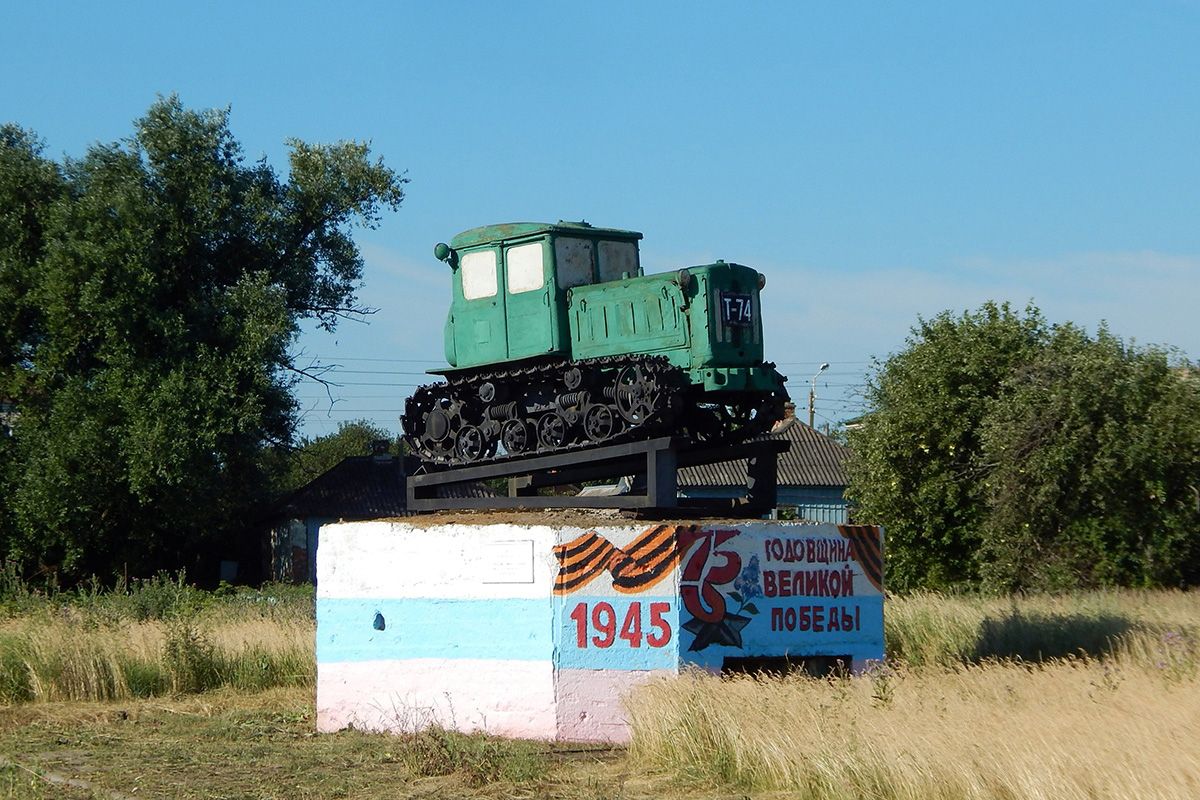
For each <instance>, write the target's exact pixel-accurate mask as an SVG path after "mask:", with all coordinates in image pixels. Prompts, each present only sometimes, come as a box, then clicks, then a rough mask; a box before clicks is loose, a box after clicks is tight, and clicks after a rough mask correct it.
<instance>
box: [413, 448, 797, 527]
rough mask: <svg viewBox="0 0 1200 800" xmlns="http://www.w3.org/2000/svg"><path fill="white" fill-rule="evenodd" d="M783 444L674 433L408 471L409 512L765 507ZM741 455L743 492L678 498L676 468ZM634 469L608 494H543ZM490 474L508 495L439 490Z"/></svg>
mask: <svg viewBox="0 0 1200 800" xmlns="http://www.w3.org/2000/svg"><path fill="white" fill-rule="evenodd" d="M789 446H790V444H789V442H787V441H784V440H779V439H766V440H755V441H750V442H741V443H739V444H733V445H724V446H717V447H713V446H708V445H704V444H693V443H690V442H688V441H687V440H685V439H681V438H678V437H670V436H666V437H660V438H657V439H648V440H646V441H641V442H629V443H626V444H619V445H609V446H607V447H599V448H596V449H592V450H586V451H578V452H568V453H558V454H555V455H547V456H534V457H532V458H522V459H514V460H511V461H500V462H496V463H492V464H483V465H480V466H476V467H456V468H453V469H447V470H444V471H441V472H430V473H426V474H421V475H410V476H409V477H408V508H409V510H410V511H447V510H467V509H521V508H524V509H535V508H619V509H636V510H641V511H654V510H663V511H668V510H669V511H682V510H684V509H687V510H688V511H689V512H690V513H707V514H713V513H733V512H737V513H755V512H757V513H766V512H767V511H769V510H771V509H772V508H774V507H775V502H776V488H777V478H776V457H777V456H778V455H779V453H782V452H784V451H785V450H787V449H788V447H789ZM737 459H747V460H748V469H747V475H746V488H747V497H746V498H745V499H733V500H731V499H722V498H680V497H679V480H678V471H679V468H680V467H691V466H699V465H701V464H713V463H716V462H720V461H734V460H737ZM626 475H633V476H635V487H637V486H641V485H644V487H645V489H644V491H641V492H633V491H631V492H630V493H629V494H623V495H614V496H608V497H577V496H574V495H570V496H542V495H538V494H537V490H538V489H540V488H543V487H550V486H562V485H564V484H570V483H580V482H582V481H592V480H605V479H618V478H621V477H623V476H626ZM494 478H507V479H508V497H438V490H439V489H440V488H443V487H446V488H449V487H454V486H460V485H463V484H467V483H474V482H477V481H484V480H490V479H494Z"/></svg>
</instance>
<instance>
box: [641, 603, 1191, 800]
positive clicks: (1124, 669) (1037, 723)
mask: <svg viewBox="0 0 1200 800" xmlns="http://www.w3.org/2000/svg"><path fill="white" fill-rule="evenodd" d="M888 614H889V615H891V619H890V620H889V623H888V635H889V645H891V643H892V642H898V643H901V644H898V645H897V647H901V646H902V649H904V652H905V654H906V655H907V656H908V657H911V658H912V660H911V661H910V660H906V659H895V660H892V661H891V662H889V663H888V664H886V665H878V666H876V667H875V668H873V669H871V670H869V671H868V672H867V673H866V674H863V675H860V676H854V677H849V678H834V679H829V680H821V679H814V678H807V677H801V676H792V677H787V678H770V677H765V676H740V677H729V678H724V679H722V678H720V677H716V676H711V675H707V674H699V673H690V674H685V675H683V676H680V677H679V678H677V679H672V680H664V681H659V682H655V683H651V684H648V685H646V686H644V687H642V688H640V689H638V690H637V691H635V692H634V693H633V694H632V695H631V696H630V698H628V707H629V713H630V716H631V719H632V724H633V731H634V737H633V743H632V745H631V749H630V754H631V757H632V758H633V759H634V760H635V762H636V763H638V764H640V765H642V766H643V767H647V768H651V769H655V770H663V771H667V772H670V773H674V774H677V775H679V776H681V777H683V778H685V779H691V780H696V781H701V782H706V783H717V784H724V785H734V786H739V787H744V788H754V789H775V790H783V791H786V792H789V793H790V794H791V795H794V796H796V797H800V798H813V799H814V800H816V799H820V800H835V799H836V800H842V799H843V798H863V797H869V798H878V799H879V800H892V799H893V798H895V799H896V800H910V799H911V800H918V799H920V800H941V799H942V798H945V800H951V798H953V799H954V800H958V799H959V798H978V799H979V800H1000V799H1001V798H1003V799H1004V800H1015V798H1054V799H1055V800H1064V799H1070V798H1081V799H1082V798H1088V800H1104V799H1105V798H1114V800H1115V798H1122V799H1124V798H1194V797H1197V796H1200V632H1198V630H1197V625H1200V594H1197V593H1171V592H1149V593H1133V592H1131V593H1103V594H1091V595H1079V596H1077V597H1073V598H1025V599H1016V600H986V599H975V600H972V599H967V598H945V597H937V596H924V597H915V598H909V599H898V600H889V603H888ZM939 632H941V633H940V634H939ZM1073 634H1074V635H1079V636H1081V637H1082V638H1081V639H1080V640H1079V641H1078V642H1072V641H1069V637H1070V636H1071V635H1073ZM939 637H942V638H939ZM1075 645H1078V646H1075ZM1010 646H1011V649H1015V650H1016V651H1017V652H1004V651H1005V650H1006V648H1010ZM1039 648H1041V649H1043V651H1044V650H1045V648H1049V649H1050V651H1051V654H1049V655H1047V656H1044V657H1042V658H1041V659H1040V660H1035V659H1031V658H1029V657H1028V656H1027V655H1022V653H1026V654H1027V653H1029V652H1031V651H1036V650H1038V649H1039ZM1072 652H1074V653H1075V654H1074V655H1072V654H1071V653H1072ZM1060 653H1066V654H1065V655H1060Z"/></svg>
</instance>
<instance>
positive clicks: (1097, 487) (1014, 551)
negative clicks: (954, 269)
mask: <svg viewBox="0 0 1200 800" xmlns="http://www.w3.org/2000/svg"><path fill="white" fill-rule="evenodd" d="M1169 355H1170V354H1169V353H1168V352H1167V351H1164V350H1160V349H1156V348H1150V349H1137V348H1134V347H1130V346H1126V345H1125V344H1124V343H1123V342H1122V341H1121V340H1120V339H1118V338H1117V337H1115V336H1113V335H1112V334H1110V333H1109V332H1108V331H1107V330H1106V329H1104V328H1101V330H1100V331H1099V333H1098V334H1097V336H1096V337H1095V338H1090V337H1088V336H1087V335H1086V334H1085V333H1084V332H1083V331H1082V330H1080V329H1079V328H1077V327H1075V326H1073V325H1069V324H1068V325H1064V326H1061V327H1059V328H1057V329H1056V330H1055V331H1054V334H1053V336H1052V337H1051V339H1050V340H1049V341H1048V342H1047V343H1046V347H1045V349H1044V350H1043V351H1042V352H1041V353H1039V354H1038V355H1037V357H1036V358H1035V359H1034V360H1033V361H1032V362H1031V363H1029V364H1027V365H1023V366H1022V367H1020V368H1019V369H1018V370H1016V371H1015V372H1014V373H1013V374H1012V375H1011V376H1010V377H1009V378H1008V379H1007V381H1006V391H1005V392H1004V394H1003V396H1004V401H1003V402H1001V403H998V404H997V405H996V406H995V408H993V410H992V412H991V413H990V414H989V415H988V418H987V419H986V420H985V422H984V425H983V430H982V437H983V442H984V450H985V452H986V453H987V457H988V460H989V461H990V463H992V464H993V465H994V466H993V468H992V470H991V472H990V474H989V476H988V479H987V485H986V487H985V492H986V499H987V504H988V516H987V521H986V524H985V526H984V534H985V536H984V541H983V547H982V550H981V555H982V562H983V578H984V580H985V583H986V584H988V585H990V586H992V587H994V588H999V589H1020V588H1029V587H1034V586H1043V587H1051V588H1064V587H1073V586H1079V585H1125V586H1163V585H1167V586H1179V585H1186V584H1189V583H1196V582H1198V581H1200V537H1198V536H1197V531H1198V530H1200V496H1198V495H1197V489H1196V487H1197V486H1198V485H1200V481H1198V480H1197V478H1198V477H1200V384H1198V383H1197V382H1196V380H1194V379H1193V378H1191V377H1190V373H1189V372H1187V371H1186V370H1180V369H1176V368H1173V367H1172V366H1171V364H1170V362H1169Z"/></svg>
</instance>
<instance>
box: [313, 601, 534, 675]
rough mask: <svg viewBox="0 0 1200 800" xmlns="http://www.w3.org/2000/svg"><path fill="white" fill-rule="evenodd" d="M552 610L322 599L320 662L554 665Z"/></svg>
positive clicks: (517, 604) (528, 605) (504, 604)
mask: <svg viewBox="0 0 1200 800" xmlns="http://www.w3.org/2000/svg"><path fill="white" fill-rule="evenodd" d="M552 613H553V607H552V602H551V599H550V598H549V597H543V598H499V599H495V598H488V599H478V600H476V599H472V600H467V599H458V598H318V600H317V663H326V664H327V663H333V662H339V661H375V660H383V659H396V660H403V659H409V658H487V659H511V660H516V661H549V660H551V659H552V658H553V655H554V641H553V631H554V621H553V618H552V616H551V615H552ZM380 627H382V630H380V629H379V628H380Z"/></svg>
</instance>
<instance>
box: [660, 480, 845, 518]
mask: <svg viewBox="0 0 1200 800" xmlns="http://www.w3.org/2000/svg"><path fill="white" fill-rule="evenodd" d="M679 494H680V495H681V496H683V497H745V496H746V487H744V486H711V487H710V486H706V487H688V488H686V489H681V490H680V492H679ZM775 505H776V507H777V508H779V509H795V510H796V518H797V519H802V520H808V521H809V522H828V523H832V524H834V525H845V524H847V523H848V522H849V521H850V519H849V512H848V503H847V502H846V497H845V494H844V493H843V490H842V489H841V488H839V487H836V486H782V485H781V486H780V487H779V488H778V490H777V494H776V501H775Z"/></svg>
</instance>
